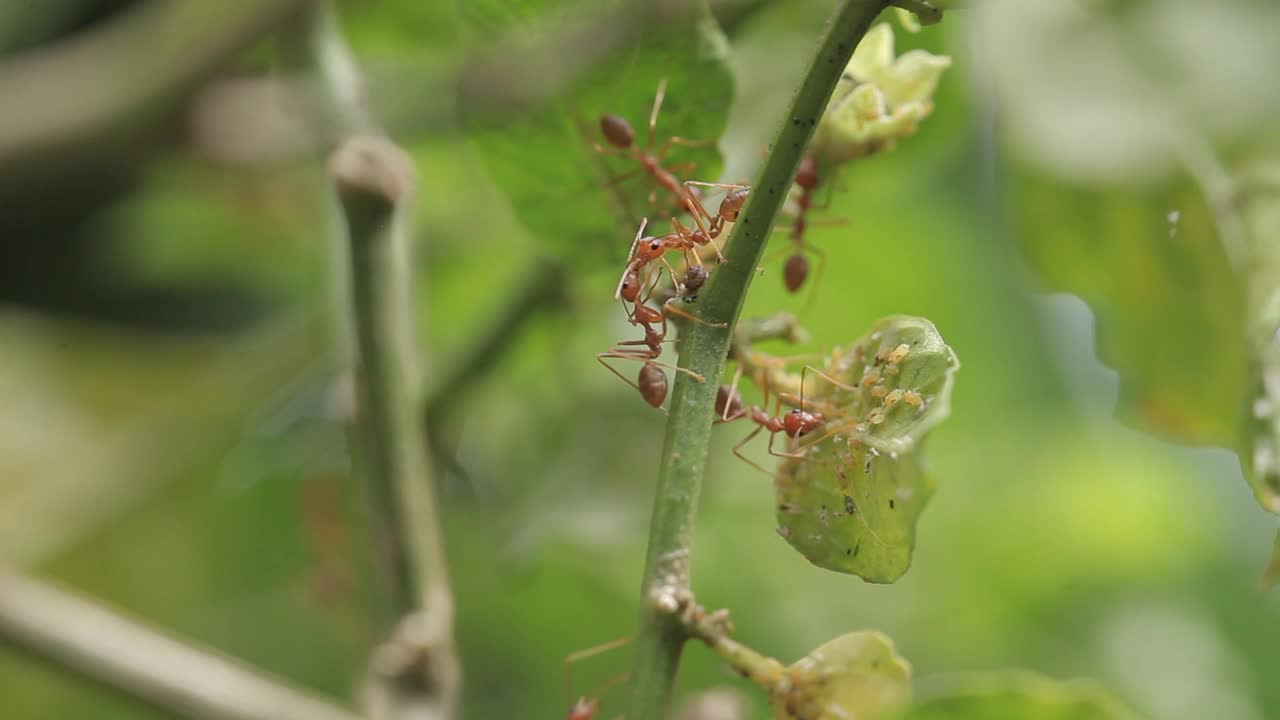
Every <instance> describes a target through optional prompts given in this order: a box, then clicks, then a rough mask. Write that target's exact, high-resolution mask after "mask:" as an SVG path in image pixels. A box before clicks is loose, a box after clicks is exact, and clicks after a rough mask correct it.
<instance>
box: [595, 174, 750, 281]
mask: <svg viewBox="0 0 1280 720" xmlns="http://www.w3.org/2000/svg"><path fill="white" fill-rule="evenodd" d="M684 184H685V185H686V186H688V185H706V186H708V187H723V188H729V192H728V193H726V194H725V196H724V198H723V199H722V200H721V201H720V207H719V208H718V209H717V211H716V214H715V215H710V214H707V219H708V221H709V225H707V226H704V225H703V224H702V221H701V219H700V218H698V216H697V214H695V215H694V217H695V219H698V229H697V230H691V229H689V228H687V227H685V226H684V224H683V223H681V222H680V221H679V220H677V219H676V218H672V219H671V222H672V224H673V225H674V226H675V228H676V231H675V232H671V233H667V234H666V235H660V236H655V235H650V236H645V234H644V229H645V226H646V225H647V224H648V222H649V220H648V218H645V219H642V220H641V221H640V228H639V229H638V230H636V236H635V238H634V239H633V240H632V241H631V251H630V253H629V254H628V257H627V265H626V268H625V269H624V270H623V271H622V277H621V278H619V279H618V286H617V288H615V289H614V292H613V297H614V299H618V298H621V299H623V300H626V301H627V302H632V303H634V302H636V299H637V298H638V297H639V296H640V289H641V288H642V287H643V286H644V284H645V283H644V278H643V273H644V270H645V268H646V267H648V265H649V263H651V262H654V261H655V260H656V261H661V262H662V263H663V264H664V265H666V266H667V271H668V272H669V273H670V274H671V279H672V282H673V283H674V282H675V277H676V273H675V269H674V268H672V267H671V264H670V263H668V262H667V261H666V257H665V256H666V252H667V251H668V250H679V251H681V252H683V253H684V254H685V261H686V262H687V263H688V265H689V268H688V269H687V270H686V271H685V275H684V282H682V283H677V285H678V287H679V288H680V289H681V294H682V295H684V296H685V297H692V296H694V295H696V294H697V291H698V289H700V288H701V287H702V285H703V283H705V282H706V280H707V271H706V269H705V268H702V269H700V270H694V269H693V268H694V267H695V266H700V265H701V262H702V261H701V258H700V257H699V256H698V254H697V250H698V247H700V246H705V245H708V244H709V245H711V247H712V248H713V249H714V250H715V251H716V256H717V257H718V258H719V260H720V262H724V255H723V254H721V252H720V247H719V246H718V245H716V244H715V239H716V238H717V237H719V236H720V234H721V233H722V232H723V231H724V226H725V225H726V224H727V223H731V222H735V221H736V220H737V219H738V215H739V213H741V212H742V206H743V205H745V204H746V202H747V196H748V194H749V193H750V188H747V187H745V186H742V185H724V184H721V183H704V182H698V181H695V180H690V181H687V182H686V183H684ZM703 212H706V211H705V210H704V211H703ZM690 252H692V253H693V258H692V262H691V261H690V257H689V255H690Z"/></svg>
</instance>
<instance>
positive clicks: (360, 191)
mask: <svg viewBox="0 0 1280 720" xmlns="http://www.w3.org/2000/svg"><path fill="white" fill-rule="evenodd" d="M330 173H331V174H332V176H333V179H334V181H335V183H336V184H337V188H338V197H339V199H340V200H341V203H342V210H343V213H344V216H345V218H346V229H347V237H348V242H349V262H350V266H349V275H348V279H349V282H350V286H351V321H352V323H353V325H354V330H355V341H356V372H355V380H356V382H355V385H356V393H357V400H356V403H357V409H356V425H357V430H358V431H359V437H360V440H361V445H360V457H361V459H362V461H363V468H364V471H365V474H366V476H367V481H368V483H369V485H370V487H371V489H372V490H373V494H374V496H375V501H377V502H378V503H379V504H380V505H381V507H379V508H378V512H377V513H376V516H377V517H379V518H380V519H383V520H385V522H387V523H388V525H389V526H388V527H387V528H386V529H385V530H386V531H387V532H386V535H385V536H384V539H385V542H383V543H381V549H383V550H384V551H386V552H387V553H388V555H389V556H390V564H391V566H392V570H393V576H394V577H395V578H396V590H397V591H398V592H397V597H396V600H397V601H398V605H399V607H398V608H397V610H399V611H400V613H401V616H402V617H403V620H402V621H401V623H400V625H399V626H398V628H397V630H396V632H395V634H394V635H393V637H392V638H391V639H390V640H389V641H388V642H387V643H386V644H384V645H383V646H382V647H381V648H379V650H378V651H377V652H376V653H375V657H374V663H373V666H374V667H373V671H374V673H375V674H376V675H379V676H381V677H382V679H383V680H385V681H386V682H382V683H377V682H375V683H374V684H373V685H371V690H373V691H374V692H376V693H377V694H376V696H375V698H381V699H374V700H373V701H372V702H373V703H374V707H373V708H371V710H373V711H374V713H375V717H431V718H448V717H451V716H452V712H453V706H454V704H455V702H456V696H457V690H458V685H459V681H460V675H461V671H460V669H459V665H458V661H457V658H456V657H455V656H454V652H453V637H452V635H453V631H452V628H453V595H452V592H451V591H450V587H449V574H448V567H447V564H446V561H445V556H444V542H443V533H442V531H441V528H440V524H439V520H438V518H437V517H436V503H435V497H434V489H433V486H432V478H431V477H430V475H429V466H428V463H427V458H426V449H425V447H424V446H423V444H422V425H421V415H420V414H419V407H420V402H421V399H422V394H423V393H422V378H423V377H424V375H423V372H422V368H421V365H420V363H419V361H418V346H417V341H416V333H415V331H414V303H413V290H412V287H413V283H412V273H413V268H414V265H413V263H412V262H411V261H410V258H409V255H410V238H409V231H408V227H407V218H406V217H405V210H406V206H407V204H408V202H409V201H410V200H411V198H412V192H413V186H414V181H413V166H412V162H411V160H410V159H409V157H408V156H407V155H406V154H405V153H404V152H403V151H402V150H400V149H399V148H397V147H396V146H395V145H393V144H392V143H391V142H390V141H388V140H386V139H383V138H378V137H371V136H357V137H353V138H351V139H350V140H348V141H347V142H346V143H344V144H343V145H342V146H341V147H339V148H338V150H337V151H336V152H335V153H334V156H333V159H332V161H331V163H330Z"/></svg>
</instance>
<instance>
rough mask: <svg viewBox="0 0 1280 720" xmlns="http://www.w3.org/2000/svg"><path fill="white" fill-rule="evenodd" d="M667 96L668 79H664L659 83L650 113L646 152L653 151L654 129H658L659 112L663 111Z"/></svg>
mask: <svg viewBox="0 0 1280 720" xmlns="http://www.w3.org/2000/svg"><path fill="white" fill-rule="evenodd" d="M666 95H667V79H666V78H665V77H664V78H662V79H661V80H659V81H658V92H657V93H655V94H654V96H653V110H651V111H650V112H649V140H648V142H647V143H646V144H645V146H644V147H645V149H646V150H653V133H654V128H656V127H658V112H659V111H660V110H662V99H663V98H665V97H666Z"/></svg>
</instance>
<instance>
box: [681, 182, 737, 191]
mask: <svg viewBox="0 0 1280 720" xmlns="http://www.w3.org/2000/svg"><path fill="white" fill-rule="evenodd" d="M684 184H685V185H700V186H702V187H716V188H724V189H726V190H750V189H751V186H750V185H735V184H733V183H709V182H702V181H701V180H685V181H684Z"/></svg>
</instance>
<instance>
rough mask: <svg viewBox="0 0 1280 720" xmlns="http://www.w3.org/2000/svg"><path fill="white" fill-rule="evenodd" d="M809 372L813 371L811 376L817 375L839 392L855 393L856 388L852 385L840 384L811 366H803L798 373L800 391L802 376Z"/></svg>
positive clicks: (802, 384) (802, 385)
mask: <svg viewBox="0 0 1280 720" xmlns="http://www.w3.org/2000/svg"><path fill="white" fill-rule="evenodd" d="M810 370H812V371H813V374H814V375H817V376H818V377H820V378H822V379H823V380H826V381H827V382H829V383H831V384H832V385H835V386H836V387H838V388H840V389H841V390H850V391H856V390H857V389H858V388H856V387H854V386H853V385H849V384H847V383H842V382H840V381H839V380H837V379H835V378H833V377H831V376H830V375H828V374H826V373H824V372H822V371H821V370H819V369H818V368H816V367H814V366H812V365H805V366H804V369H803V370H801V371H800V387H801V388H802V389H803V388H804V374H805V373H807V372H809V371H810Z"/></svg>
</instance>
